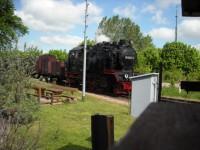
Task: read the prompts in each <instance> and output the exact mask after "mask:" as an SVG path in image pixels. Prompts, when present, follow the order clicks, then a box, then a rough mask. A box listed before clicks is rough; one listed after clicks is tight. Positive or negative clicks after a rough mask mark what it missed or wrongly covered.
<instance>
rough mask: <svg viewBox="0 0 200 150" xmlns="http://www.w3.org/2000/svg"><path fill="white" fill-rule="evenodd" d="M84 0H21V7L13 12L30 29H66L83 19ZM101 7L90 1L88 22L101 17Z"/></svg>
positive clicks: (94, 21) (98, 19)
mask: <svg viewBox="0 0 200 150" xmlns="http://www.w3.org/2000/svg"><path fill="white" fill-rule="evenodd" d="M84 11H85V2H82V3H77V4H75V3H74V2H73V1H72V0H28V1H27V0H22V9H21V10H17V11H16V12H15V13H16V14H17V15H18V16H19V17H21V18H22V20H23V22H24V23H25V24H26V25H27V26H28V27H29V28H31V29H35V30H39V31H50V32H51V31H68V30H69V29H71V28H73V27H74V26H76V25H79V24H82V23H83V21H84ZM101 12H102V9H101V8H99V7H98V6H96V5H95V4H94V3H91V2H90V5H89V23H96V22H98V21H100V19H101Z"/></svg>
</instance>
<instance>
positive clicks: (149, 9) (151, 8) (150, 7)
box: [142, 4, 157, 13]
mask: <svg viewBox="0 0 200 150" xmlns="http://www.w3.org/2000/svg"><path fill="white" fill-rule="evenodd" d="M156 10H157V8H156V6H155V5H152V4H150V5H146V6H145V7H144V8H143V9H142V12H143V13H149V12H150V13H154V12H156Z"/></svg>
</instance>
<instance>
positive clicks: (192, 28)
mask: <svg viewBox="0 0 200 150" xmlns="http://www.w3.org/2000/svg"><path fill="white" fill-rule="evenodd" d="M178 28H179V34H180V36H181V37H182V38H184V39H196V40H198V39H200V18H188V19H184V20H183V21H182V22H181V23H180V24H179V26H178Z"/></svg>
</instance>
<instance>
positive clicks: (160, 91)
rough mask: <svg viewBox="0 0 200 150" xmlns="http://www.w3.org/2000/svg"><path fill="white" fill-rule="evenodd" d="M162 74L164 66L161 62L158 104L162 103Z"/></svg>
mask: <svg viewBox="0 0 200 150" xmlns="http://www.w3.org/2000/svg"><path fill="white" fill-rule="evenodd" d="M162 72H163V65H162V62H161V63H160V70H159V91H158V102H160V101H161V93H162Z"/></svg>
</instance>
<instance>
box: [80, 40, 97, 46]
mask: <svg viewBox="0 0 200 150" xmlns="http://www.w3.org/2000/svg"><path fill="white" fill-rule="evenodd" d="M80 45H81V46H83V45H84V41H82V42H81V43H80ZM94 45H95V41H94V40H87V46H89V47H90V46H94Z"/></svg>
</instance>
